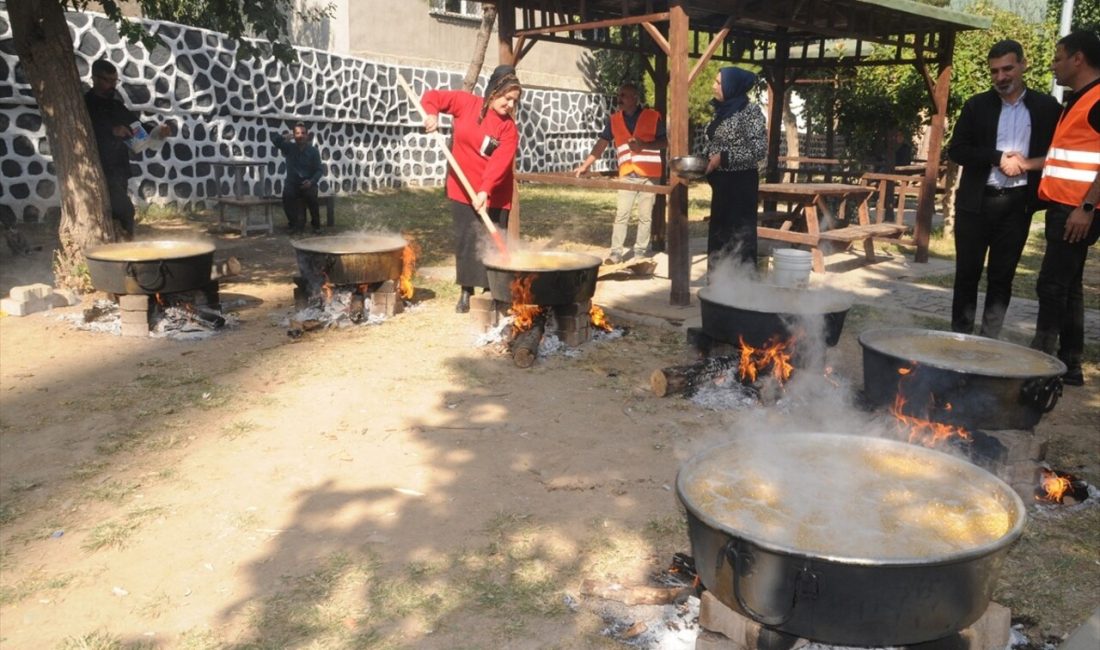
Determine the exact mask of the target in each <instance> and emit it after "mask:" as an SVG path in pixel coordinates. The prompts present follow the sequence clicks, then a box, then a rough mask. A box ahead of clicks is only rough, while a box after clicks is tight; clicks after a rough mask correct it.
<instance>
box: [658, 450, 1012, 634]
mask: <svg viewBox="0 0 1100 650" xmlns="http://www.w3.org/2000/svg"><path fill="white" fill-rule="evenodd" d="M676 493H677V496H679V498H680V501H681V502H682V503H683V505H684V508H685V509H686V510H687V517H688V534H689V537H690V538H691V547H692V551H693V554H694V556H695V564H696V569H697V570H698V572H699V577H700V578H701V579H702V581H703V584H704V585H705V586H706V588H707V589H708V590H710V591H711V593H713V594H714V596H715V597H716V598H718V600H719V601H721V602H722V603H723V604H725V605H726V606H728V607H730V608H732V609H734V610H735V611H738V612H740V613H741V614H744V615H745V616H748V617H750V618H752V619H754V620H756V621H757V622H759V623H761V624H763V625H765V626H767V627H770V628H772V629H775V630H778V631H780V632H785V633H788V634H793V635H795V636H800V637H804V638H807V639H811V640H814V641H819V642H823V643H829V644H834V645H844V646H880V647H881V646H902V645H909V644H915V643H921V642H925V641H930V640H933V639H938V638H941V637H945V636H948V635H950V634H953V633H955V632H957V631H958V630H961V629H963V628H965V627H966V626H968V625H970V624H971V623H973V622H974V621H976V620H977V619H978V618H979V617H981V615H982V613H983V612H985V610H986V608H987V607H988V605H989V600H990V597H991V596H992V593H993V587H994V584H995V583H996V579H997V574H998V573H999V571H1000V568H1001V564H1002V562H1003V560H1004V556H1005V555H1006V554H1007V552H1008V550H1009V548H1010V547H1011V545H1012V544H1013V542H1015V541H1016V539H1017V538H1019V537H1020V535H1021V534H1022V533H1023V530H1024V521H1025V510H1024V504H1023V502H1022V501H1021V500H1020V497H1019V496H1017V494H1016V493H1015V492H1014V491H1013V490H1012V489H1011V488H1010V487H1009V486H1008V485H1006V484H1005V483H1003V482H1002V481H1001V480H999V479H997V478H996V477H995V476H993V475H991V474H989V473H988V472H986V471H985V470H983V469H981V468H979V467H977V466H975V465H972V464H970V463H969V462H967V461H965V460H961V459H958V458H955V457H952V456H948V455H946V454H943V453H941V452H938V451H934V450H931V449H927V448H924V447H919V446H916V445H910V444H907V443H904V442H898V441H895V440H887V439H878V438H867V437H860V436H852V435H840V434H824V433H792V434H770V435H756V436H744V437H741V438H738V439H736V440H734V441H733V442H730V443H726V444H724V445H721V446H718V447H715V448H712V449H709V450H707V451H704V452H702V453H700V454H699V455H697V456H695V457H694V458H692V459H691V460H689V461H687V462H686V463H684V465H683V466H682V467H681V469H680V472H679V474H678V475H677V477H676Z"/></svg>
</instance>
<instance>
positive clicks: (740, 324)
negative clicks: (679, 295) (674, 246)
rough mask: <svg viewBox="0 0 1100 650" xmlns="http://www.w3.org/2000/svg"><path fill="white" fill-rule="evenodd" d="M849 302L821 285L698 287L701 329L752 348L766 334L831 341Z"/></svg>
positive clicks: (768, 336)
mask: <svg viewBox="0 0 1100 650" xmlns="http://www.w3.org/2000/svg"><path fill="white" fill-rule="evenodd" d="M851 306H852V304H851V302H850V301H848V300H847V299H846V298H845V297H844V296H843V295H841V294H839V293H836V292H831V291H827V290H809V289H793V288H787V287H775V286H769V285H762V284H755V283H754V284H745V285H744V286H740V287H727V288H726V289H724V290H716V289H715V288H714V287H703V288H702V289H700V290H699V309H700V314H701V316H702V319H703V323H702V326H703V331H704V332H705V333H706V334H707V335H708V336H710V337H711V338H713V339H716V340H718V341H725V342H727V343H737V342H738V339H739V338H741V339H744V341H745V343H747V344H748V345H751V346H752V347H756V348H758V347H762V346H764V345H765V344H766V343H768V341H769V339H779V340H787V339H790V338H792V337H798V338H807V337H808V338H809V339H810V340H811V341H813V340H815V339H816V338H823V339H824V341H825V344H826V345H828V346H833V345H836V343H837V341H839V340H840V331H841V329H842V328H843V327H844V318H845V316H847V315H848V310H849V309H850V308H851Z"/></svg>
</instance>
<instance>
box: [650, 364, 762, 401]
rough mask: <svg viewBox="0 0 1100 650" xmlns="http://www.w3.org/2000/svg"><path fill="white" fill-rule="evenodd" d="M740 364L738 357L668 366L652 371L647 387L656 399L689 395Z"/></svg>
mask: <svg viewBox="0 0 1100 650" xmlns="http://www.w3.org/2000/svg"><path fill="white" fill-rule="evenodd" d="M740 363H741V357H740V356H734V355H731V356H720V357H710V358H708V359H704V360H702V361H698V362H696V363H691V364H687V365H683V366H670V367H668V368H661V369H658V370H654V371H653V374H652V375H650V377H649V386H650V388H651V389H653V394H654V395H656V396H657V397H665V396H667V395H674V394H677V393H686V394H687V395H689V396H690V395H691V394H692V393H694V392H695V391H696V390H698V389H699V387H700V386H702V385H703V384H704V383H706V382H708V381H710V380H712V379H714V378H715V377H717V376H719V375H721V374H722V373H724V372H726V371H728V370H731V369H733V368H736V367H737V366H738V365H739V364H740Z"/></svg>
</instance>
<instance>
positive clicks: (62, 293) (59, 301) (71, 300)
mask: <svg viewBox="0 0 1100 650" xmlns="http://www.w3.org/2000/svg"><path fill="white" fill-rule="evenodd" d="M49 301H50V305H51V306H53V307H72V306H73V305H79V304H80V302H81V299H80V295H79V294H77V292H75V291H73V290H72V289H55V290H54V292H53V293H51V294H50V296H49Z"/></svg>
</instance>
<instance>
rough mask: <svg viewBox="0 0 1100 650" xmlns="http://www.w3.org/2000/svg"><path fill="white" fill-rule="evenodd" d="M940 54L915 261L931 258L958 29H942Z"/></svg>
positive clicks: (916, 233) (918, 205)
mask: <svg viewBox="0 0 1100 650" xmlns="http://www.w3.org/2000/svg"><path fill="white" fill-rule="evenodd" d="M939 45H940V48H939V50H940V54H939V57H938V59H937V63H938V64H939V71H938V74H937V75H936V85H935V87H934V88H933V91H932V106H933V107H934V108H935V110H936V113H935V114H934V115H933V116H932V125H931V128H929V130H928V166H927V167H925V169H924V182H923V183H921V186H920V200H919V201H918V202H917V227H916V229H915V231H914V233H913V239H914V240H915V241H916V244H917V254H916V256H915V257H914V259H913V261H915V262H921V263H925V262H927V261H928V240H929V237H930V236H931V234H932V213H933V212H935V207H936V206H935V202H936V180H937V177H938V176H939V171H940V153H941V151H942V149H943V135H944V131H945V130H946V125H947V97H948V92H949V90H950V87H951V64H952V55H953V52H954V50H955V32H952V31H945V32H941V33H940V43H939Z"/></svg>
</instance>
